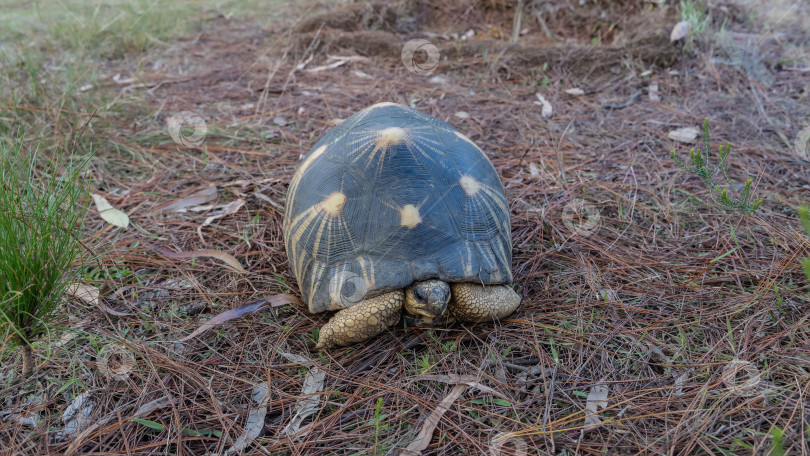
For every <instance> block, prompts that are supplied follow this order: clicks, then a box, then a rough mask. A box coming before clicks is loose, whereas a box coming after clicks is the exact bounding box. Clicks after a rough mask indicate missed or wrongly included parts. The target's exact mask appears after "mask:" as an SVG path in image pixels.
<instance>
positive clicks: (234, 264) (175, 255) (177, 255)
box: [152, 246, 247, 274]
mask: <svg viewBox="0 0 810 456" xmlns="http://www.w3.org/2000/svg"><path fill="white" fill-rule="evenodd" d="M152 248H153V249H154V250H155V251H157V252H158V253H160V254H161V255H165V256H167V257H169V258H172V259H175V260H179V259H183V258H197V257H209V258H216V259H217V260H220V261H222V262H223V263H225V264H227V265H228V266H230V267H231V268H233V269H234V270H235V271H236V272H238V273H240V274H247V271H246V270H245V268H243V267H242V265H241V264H239V260H237V259H236V258H234V256H233V255H231V254H230V253H226V252H220V251H219V250H214V249H200V250H195V251H193V252H170V251H168V250H165V249H161V248H160V247H154V246H152Z"/></svg>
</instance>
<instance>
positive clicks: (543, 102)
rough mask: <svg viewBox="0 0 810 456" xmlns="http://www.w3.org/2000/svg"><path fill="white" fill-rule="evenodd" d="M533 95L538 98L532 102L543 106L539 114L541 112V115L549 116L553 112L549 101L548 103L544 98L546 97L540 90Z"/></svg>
mask: <svg viewBox="0 0 810 456" xmlns="http://www.w3.org/2000/svg"><path fill="white" fill-rule="evenodd" d="M534 95H535V96H536V97H537V99H538V100H540V101H535V102H534V104H539V105H541V106H543V109H542V110H541V111H540V114H542V115H543V117H551V116H552V115H553V114H554V108H553V107H552V106H551V103H549V102H548V100H546V97H544V96H543V95H540V92H537V93H535V94H534Z"/></svg>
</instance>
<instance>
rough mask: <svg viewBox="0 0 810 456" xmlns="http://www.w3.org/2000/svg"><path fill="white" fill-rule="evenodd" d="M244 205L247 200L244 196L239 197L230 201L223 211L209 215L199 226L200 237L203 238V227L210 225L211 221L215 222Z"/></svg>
mask: <svg viewBox="0 0 810 456" xmlns="http://www.w3.org/2000/svg"><path fill="white" fill-rule="evenodd" d="M244 205H245V200H243V199H242V198H239V199H237V200H235V201H231V202H230V203H228V205H227V206H225V208H223V209H222V212H220V213H218V214H214V215H212V216H210V217H208V218H207V219H205V222H203V224H202V225H200V226H198V227H197V234H198V235H199V236H200V239H202V229H203V227H205V226H208V225H210V224H211V222H213V221H214V220H217V219H220V218H222V217H225V216H228V215H231V214H234V213H236V211H238V210H239V209H240V208H241V207H242V206H244Z"/></svg>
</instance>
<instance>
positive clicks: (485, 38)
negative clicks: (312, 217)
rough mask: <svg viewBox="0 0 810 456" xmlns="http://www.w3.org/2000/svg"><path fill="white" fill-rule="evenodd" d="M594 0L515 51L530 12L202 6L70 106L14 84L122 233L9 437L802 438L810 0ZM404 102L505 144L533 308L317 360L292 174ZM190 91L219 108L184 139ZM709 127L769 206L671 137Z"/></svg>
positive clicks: (177, 444)
mask: <svg viewBox="0 0 810 456" xmlns="http://www.w3.org/2000/svg"><path fill="white" fill-rule="evenodd" d="M540 3H542V2H540ZM580 3H581V2H573V1H572V2H555V3H554V5H553V6H547V7H540V6H537V5H536V4H534V5H532V6H531V7H529V6H527V7H526V10H525V12H524V14H523V17H522V28H523V29H524V30H523V32H524V33H522V35H521V37H520V40H519V44H517V45H512V44H510V41H509V40H510V38H511V29H512V21H513V18H514V15H515V14H514V13H515V11H514V5H513V4H512V3H511V2H508V3H506V2H497V1H496V2H461V1H455V2H450V1H447V2H439V3H438V4H435V5H428V4H427V3H426V2H422V3H420V2H400V3H397V4H389V5H386V4H370V3H357V4H351V5H343V6H339V7H337V8H333V7H332V6H330V5H325V4H320V3H317V4H312V5H308V6H306V7H285V8H284V9H282V10H280V11H281V13H279V15H278V16H277V17H274V18H272V19H268V20H267V21H266V22H264V23H256V22H255V21H253V22H250V21H247V20H241V19H238V18H236V17H229V16H228V15H225V14H220V13H219V12H217V11H213V10H203V11H202V12H200V14H199V16H198V18H197V20H198V21H199V23H198V25H197V27H196V28H193V29H192V30H190V31H186V32H183V33H182V34H181V35H180V36H179V37H178V36H175V37H172V38H171V39H168V38H166V39H157V38H156V39H154V42H151V43H150V44H148V45H145V46H144V49H143V50H140V49H133V45H132V44H131V43H130V44H126V45H124V46H123V49H125V50H126V52H123V53H122V55H117V54H115V53H112V54H111V55H107V54H103V53H101V54H99V55H98V56H97V58H96V59H95V60H94V62H95V63H94V66H93V68H94V71H93V73H94V79H88V81H89V82H86V81H83V80H82V79H81V78H77V80H76V81H75V83H74V84H73V85H71V92H70V94H69V96H64V94H62V95H59V97H55V98H52V99H56V100H62V101H63V102H62V103H54V104H48V103H44V101H47V100H49V98H47V91H48V90H53V88H52V87H51V88H49V87H47V85H48V84H47V83H45V84H43V87H41V91H42V92H36V91H34V92H30V93H29V92H26V91H21V92H20V93H23V96H22V97H20V98H17V99H16V100H15V102H14V103H10V102H8V100H6V99H4V100H3V103H2V104H4V105H5V106H2V107H0V108H1V109H2V110H0V116H2V117H3V119H4V120H3V122H4V123H5V122H8V123H9V124H10V125H15V126H19V127H20V128H21V130H20V131H21V133H19V132H17V133H11V131H12V129H11V128H9V127H4V128H8V130H4V134H22V135H23V136H24V139H25V140H26V141H27V143H28V144H32V145H33V143H35V142H39V143H40V144H41V146H40V147H41V148H42V149H43V150H44V151H46V152H49V153H57V151H59V150H61V149H60V147H63V146H65V145H70V147H73V148H76V149H78V150H79V151H80V152H87V151H90V150H92V151H93V152H94V157H93V159H92V161H91V165H90V169H89V171H88V175H89V177H90V185H91V188H92V192H93V193H96V194H99V195H102V196H104V197H105V198H106V199H107V200H108V201H109V203H110V204H111V205H112V206H113V207H114V208H117V209H119V210H121V211H123V212H124V213H126V214H127V215H128V217H129V220H130V225H129V227H128V228H127V229H121V228H117V227H115V226H113V225H111V224H109V223H107V222H105V221H104V220H103V219H102V218H101V217H100V216H99V213H98V212H97V211H96V210H95V209H92V210H91V212H90V214H89V216H88V220H87V223H86V239H85V240H84V242H85V243H86V244H87V245H88V246H92V249H93V252H94V253H95V254H96V258H95V259H94V261H93V262H91V263H90V266H89V267H88V268H87V270H86V271H85V272H84V274H83V275H84V277H85V279H86V282H85V283H84V284H83V285H86V286H92V287H94V288H97V289H99V290H100V297H99V298H98V299H95V297H93V296H91V297H88V296H87V295H86V294H85V295H81V296H80V297H79V298H70V299H66V302H65V304H64V311H63V317H62V318H60V319H59V321H58V323H59V324H58V326H56V327H55V329H54V331H53V333H52V334H51V338H50V340H47V341H40V342H39V343H38V344H37V345H36V346H35V354H36V360H37V373H36V376H35V378H32V379H27V380H22V381H16V380H17V379H15V372H18V371H19V366H20V358H19V356H18V355H19V354H18V353H16V352H10V353H9V352H7V353H4V354H3V357H2V363H3V366H4V369H3V370H4V372H3V374H2V375H3V377H2V379H3V382H2V384H0V413H1V414H0V449H2V451H4V452H5V453H4V454H46V453H66V454H165V453H171V454H185V455H196V454H206V453H207V454H224V453H229V452H234V450H238V449H240V448H244V450H242V451H244V452H245V453H249V454H291V455H297V454H324V455H325V454H379V455H383V454H403V453H404V454H408V453H407V451H412V452H414V453H421V454H425V455H429V454H473V455H479V454H503V455H508V454H557V455H569V454H594V455H596V454H599V455H602V454H673V455H677V454H767V453H769V452H771V453H770V454H774V455H777V454H783V453H786V454H807V453H808V452H810V437H809V436H810V428H809V427H808V425H807V424H806V423H808V422H810V403H808V394H810V355H809V354H808V353H810V323H809V322H808V318H810V297H809V296H810V295H809V294H808V293H810V291H809V290H808V286H807V279H806V278H805V277H804V274H803V272H802V267H801V259H802V258H804V257H808V256H810V241H809V240H808V237H807V234H805V233H803V231H802V229H801V227H800V223H799V220H798V216H797V210H798V208H799V206H801V205H807V204H808V203H810V160H808V156H807V154H806V153H805V154H804V155H802V151H803V150H806V149H803V148H802V147H801V145H800V142H801V139H802V138H804V139H806V137H804V136H802V135H801V134H800V131H802V129H804V128H806V127H807V126H808V125H809V124H810V103H808V92H807V87H808V85H810V71H808V67H810V60H809V59H808V58H807V55H806V54H804V51H806V50H807V46H808V36H809V35H808V33H806V30H802V29H801V27H802V23H801V21H796V20H795V17H801V15H802V14H804V15H807V14H808V11H807V10H806V6H804V8H805V10H801V9H800V6H797V5H800V4H801V3H800V2H799V3H797V4H792V3H791V2H784V3H782V2H777V3H779V5H781V7H782V8H783V10H782V12H784V13H785V14H783V15H782V17H781V18H780V17H779V15H774V14H771V13H773V11H770V12H769V13H768V14H765V13H764V12H763V10H762V6H761V5H759V4H757V3H756V2H727V3H726V4H724V5H725V6H722V7H714V8H712V9H710V10H709V11H708V13H710V15H711V19H710V20H709V22H708V24H707V26H706V29H705V31H704V32H703V35H702V36H697V35H695V34H694V33H693V34H691V35H689V36H688V37H687V38H686V39H683V40H679V41H677V42H674V43H673V42H671V41H670V31H671V30H672V28H673V27H674V26H675V24H676V23H677V22H678V21H680V20H681V13H680V8H679V7H678V5H675V4H665V5H662V6H661V5H655V4H652V3H648V2H641V1H638V2H630V1H622V2H602V3H599V2H597V3H595V4H592V3H591V2H588V4H587V5H584V6H583V5H580ZM793 3H796V2H793ZM770 9H773V8H770ZM776 9H778V8H776ZM187 14H191V13H187ZM804 17H807V16H804ZM468 31H471V32H468ZM693 32H694V28H693ZM412 38H424V39H427V40H428V41H430V42H431V43H435V45H436V48H437V49H438V51H439V52H440V53H441V59H440V61H439V63H438V66H437V67H436V68H435V71H433V72H432V73H430V74H418V73H419V72H418V71H416V72H415V71H410V70H409V68H408V67H407V66H406V65H405V64H403V62H402V61H401V58H400V51H401V49H402V46H403V45H404V44H405V42H406V41H408V40H410V39H412ZM116 49H117V48H116ZM46 51H47V49H44V50H42V52H46ZM105 52H107V51H105ZM417 57H419V56H417ZM406 63H407V62H406ZM417 63H420V62H417ZM423 63H424V62H421V63H420V64H423ZM29 65H30V64H29ZM4 71H5V73H4V75H5V76H4V77H6V78H7V81H6V82H7V83H8V84H28V83H30V81H28V80H27V78H28V76H26V74H27V73H26V71H25V70H24V69H20V68H17V67H15V68H10V67H5V68H4ZM57 73H58V69H52V68H51V67H49V66H48V65H44V66H43V69H42V73H41V75H40V76H41V77H42V78H47V77H53V78H56V77H61V76H58V75H57ZM422 73H424V72H422ZM571 89H581V91H575V90H571ZM537 94H539V95H540V97H538V96H537ZM540 98H543V99H544V100H545V101H546V103H548V104H549V105H550V108H551V109H552V113H551V115H550V116H545V115H544V113H543V111H544V105H543V102H542V101H541V100H540ZM65 100H67V101H65ZM383 101H391V102H396V103H401V104H405V105H411V106H414V107H416V108H418V109H420V110H421V111H423V112H425V113H427V114H430V115H433V116H435V117H437V118H439V119H441V120H444V121H446V122H448V123H449V124H451V125H452V126H454V127H456V128H457V129H458V130H459V131H461V132H463V133H464V134H466V135H467V136H468V137H470V138H471V139H472V140H473V141H474V142H476V143H477V144H478V145H479V146H480V147H481V148H482V149H483V150H484V151H485V152H486V153H487V154H488V155H489V157H490V158H491V160H492V162H493V164H494V165H495V167H496V169H497V170H498V172H499V174H500V176H501V179H502V181H503V184H504V186H505V189H506V194H507V197H508V199H509V201H510V204H511V217H512V235H513V246H514V247H513V269H514V276H515V283H514V286H515V289H516V290H517V291H518V292H519V293H520V294H521V295H522V296H523V301H522V305H521V307H520V308H519V309H518V311H517V312H516V313H515V314H514V315H512V316H511V317H510V318H509V319H507V320H505V321H502V322H500V323H498V324H477V325H461V324H457V325H454V326H451V327H448V328H442V329H432V330H426V329H418V328H407V329H404V328H402V327H401V326H397V327H395V328H392V329H391V330H390V331H388V332H385V333H384V334H382V335H381V336H380V337H376V338H374V339H373V340H371V341H369V342H368V343H365V344H360V345H357V346H354V347H350V348H343V349H338V350H334V351H331V352H321V353H319V352H317V351H315V350H314V341H315V340H316V338H317V329H318V328H319V327H320V326H321V325H322V324H323V323H325V322H326V321H327V319H328V318H329V315H312V314H310V313H308V312H307V310H306V308H305V306H303V305H302V304H301V303H300V302H299V301H297V298H296V296H297V293H298V289H297V285H296V280H295V278H294V276H293V275H292V272H291V271H290V267H289V263H288V259H287V255H286V253H285V251H284V244H283V238H282V230H281V226H282V219H283V208H284V204H285V196H286V192H287V189H288V185H289V182H290V179H291V177H292V175H293V173H294V171H295V169H296V167H297V165H298V163H299V161H300V158H301V156H302V155H303V154H305V153H306V152H307V151H308V150H309V149H310V147H311V146H312V145H313V144H315V142H316V141H317V140H318V139H319V138H320V137H321V136H322V135H323V134H325V132H326V131H327V130H328V129H330V128H331V127H332V126H334V125H336V124H337V123H339V122H340V121H341V120H342V119H345V118H347V117H349V116H350V115H352V114H353V113H355V112H356V111H358V110H360V109H362V108H364V107H366V106H369V105H371V104H374V103H378V102H383ZM184 111H187V112H189V113H191V114H189V116H191V115H194V116H197V117H198V118H199V119H201V121H202V123H204V127H202V123H197V124H191V126H192V127H193V126H194V125H198V126H199V128H198V129H193V128H191V129H189V128H188V127H189V125H188V124H187V125H185V127H184V129H181V130H180V132H179V133H177V132H176V131H175V132H172V131H170V130H171V123H170V119H172V118H174V119H177V116H178V113H182V112H184ZM188 118H189V117H188V116H186V117H185V118H184V119H188ZM705 118H709V122H710V126H711V149H712V153H713V154H714V155H713V157H712V160H714V162H712V163H713V164H714V163H716V161H717V159H718V155H717V150H718V147H719V146H721V145H723V146H725V145H726V143H729V142H730V143H731V144H732V151H731V154H730V155H729V157H728V160H727V164H728V166H727V171H728V178H729V180H730V182H728V181H726V180H725V178H724V176H723V175H722V173H718V174H717V176H716V177H715V181H716V182H717V183H718V185H721V186H723V188H727V189H728V196H730V197H736V196H739V195H740V193H742V191H743V189H744V183H745V181H746V180H747V179H749V178H750V179H752V180H753V184H752V187H751V193H752V195H753V197H752V200H759V199H761V200H762V204H761V206H760V207H759V208H758V210H756V211H755V212H754V213H753V214H750V213H748V214H746V213H743V212H741V211H739V210H735V209H733V208H726V207H724V206H723V205H722V204H720V198H719V195H718V194H717V193H716V192H715V191H713V190H712V189H710V188H708V187H707V186H706V184H705V183H704V182H703V181H702V180H701V179H699V178H698V177H696V176H695V175H693V174H691V173H689V172H687V171H686V170H684V169H682V168H681V167H679V166H678V164H677V163H676V162H675V161H674V160H673V158H672V157H671V156H670V151H672V150H674V151H675V153H676V154H677V155H678V156H679V157H681V158H682V159H683V160H686V161H688V156H689V150H690V149H691V148H696V147H701V145H700V141H701V140H702V138H701V136H700V135H699V136H698V138H697V139H695V140H694V141H691V142H687V143H684V142H679V141H676V140H673V139H670V137H669V133H670V132H672V131H673V130H677V129H681V128H686V127H691V128H695V129H698V130H700V129H701V128H702V125H703V122H704V119H705ZM198 122H199V121H198ZM192 130H193V131H192ZM172 133H176V134H175V135H174V136H175V137H174V138H173V137H172ZM203 133H204V134H203ZM701 135H702V133H701ZM807 136H810V134H808V135H807ZM203 249H205V250H204V251H203V252H199V251H200V250H203ZM193 252H196V253H193ZM77 294H78V293H77ZM82 298H83V299H82ZM257 301H258V302H259V303H262V302H263V303H264V304H263V305H259V307H262V309H261V310H258V311H256V312H254V313H250V314H247V315H244V316H241V317H240V318H236V319H233V320H230V321H227V322H224V323H221V324H215V325H209V327H205V326H203V325H205V323H206V322H208V321H210V320H211V318H213V317H214V316H215V315H219V314H221V313H222V312H225V311H228V310H234V309H240V308H242V307H243V306H245V305H246V304H250V303H255V302H257ZM201 328H202V329H205V328H207V330H205V331H203V330H201ZM195 330H196V331H197V334H194V335H193V337H188V336H190V335H192V333H193V332H194V331H195ZM307 410H308V411H310V412H311V413H306V412H307ZM420 432H421V433H420ZM419 442H421V443H422V445H419ZM409 446H410V447H409ZM234 447H235V448H234ZM408 448H410V450H407V449H408Z"/></svg>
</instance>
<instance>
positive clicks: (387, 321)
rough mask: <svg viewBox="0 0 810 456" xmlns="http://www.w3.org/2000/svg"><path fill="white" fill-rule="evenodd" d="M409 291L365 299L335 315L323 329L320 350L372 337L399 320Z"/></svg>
mask: <svg viewBox="0 0 810 456" xmlns="http://www.w3.org/2000/svg"><path fill="white" fill-rule="evenodd" d="M404 300H405V293H403V292H402V290H397V291H392V292H390V293H385V294H382V295H380V296H376V297H374V298H370V299H364V300H362V301H360V302H358V303H357V304H355V305H353V306H352V307H349V308H346V309H343V310H341V311H339V312H338V313H336V314H335V316H333V317H332V319H331V320H329V321H328V322H327V323H326V324H325V325H323V327H322V328H321V332H320V336H319V337H318V345H316V346H315V348H316V349H318V350H321V349H327V350H328V349H330V348H333V347H339V346H344V345H351V344H354V343H357V342H362V341H364V340H366V339H370V338H372V337H374V336H376V335H377V334H380V333H381V332H383V331H384V330H385V329H386V328H388V327H389V326H391V325H393V324H395V323H396V322H397V321H399V317H400V315H402V303H403V301H404Z"/></svg>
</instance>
